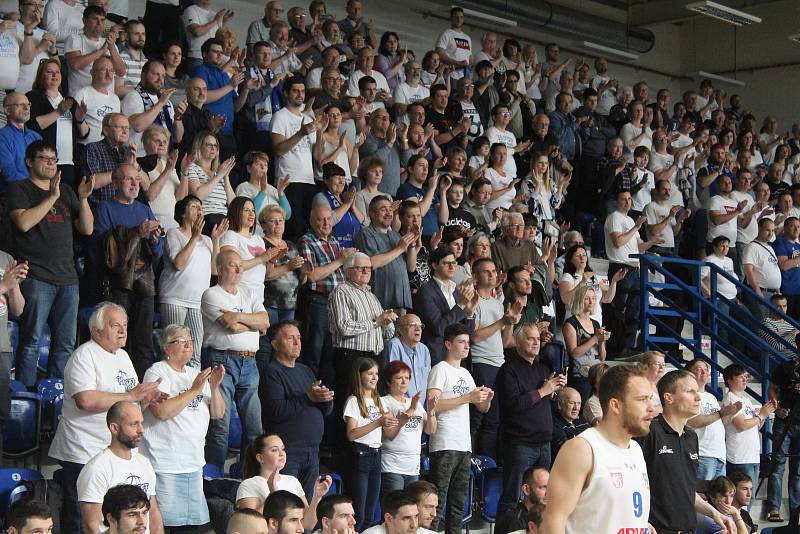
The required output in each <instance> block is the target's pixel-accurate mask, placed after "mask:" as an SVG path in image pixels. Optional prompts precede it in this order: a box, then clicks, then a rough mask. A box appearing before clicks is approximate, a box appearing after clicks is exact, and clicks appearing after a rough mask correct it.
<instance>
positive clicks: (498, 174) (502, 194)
mask: <svg viewBox="0 0 800 534" xmlns="http://www.w3.org/2000/svg"><path fill="white" fill-rule="evenodd" d="M508 157H509V156H508V149H507V148H506V145H504V144H503V143H494V144H493V145H492V146H491V148H490V149H489V161H490V163H489V168H488V169H486V172H485V173H484V175H483V176H484V178H486V179H487V180H489V181H490V182H491V183H492V198H491V200H489V202H488V203H487V208H489V210H490V211H491V210H494V209H495V208H503V209H506V210H507V209H509V208H510V207H511V204H512V203H513V202H514V197H515V196H516V194H517V190H516V186H517V183H518V182H519V180H517V177H516V176H512V175H511V174H508V173H506V170H505V166H506V161H507V160H508Z"/></svg>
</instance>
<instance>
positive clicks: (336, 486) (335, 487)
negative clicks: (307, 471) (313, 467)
mask: <svg viewBox="0 0 800 534" xmlns="http://www.w3.org/2000/svg"><path fill="white" fill-rule="evenodd" d="M322 475H328V476H329V477H331V480H333V483H331V487H330V488H329V489H328V493H326V494H325V495H338V494H339V493H341V492H342V489H343V487H342V486H343V482H342V476H341V475H340V474H339V473H320V476H322Z"/></svg>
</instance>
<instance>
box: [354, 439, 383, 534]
mask: <svg viewBox="0 0 800 534" xmlns="http://www.w3.org/2000/svg"><path fill="white" fill-rule="evenodd" d="M352 446H353V450H352V453H351V455H350V458H351V461H352V470H351V472H350V496H351V497H352V498H353V508H354V509H355V511H356V521H357V523H356V526H355V529H356V532H363V531H364V529H366V528H369V527H371V526H372V525H374V524H375V517H374V516H375V507H376V506H377V505H378V496H379V495H380V491H381V449H380V448H377V449H375V448H373V447H370V446H369V445H363V444H361V443H353V445H352Z"/></svg>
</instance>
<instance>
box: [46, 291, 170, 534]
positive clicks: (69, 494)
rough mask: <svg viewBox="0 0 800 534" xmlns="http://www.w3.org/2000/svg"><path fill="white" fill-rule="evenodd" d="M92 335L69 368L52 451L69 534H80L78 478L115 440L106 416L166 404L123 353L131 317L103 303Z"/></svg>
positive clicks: (91, 321) (94, 315)
mask: <svg viewBox="0 0 800 534" xmlns="http://www.w3.org/2000/svg"><path fill="white" fill-rule="evenodd" d="M89 331H90V332H91V336H92V339H91V340H90V341H87V342H86V343H84V344H83V345H81V346H80V347H78V348H77V349H75V352H73V353H72V356H70V359H69V361H67V366H66V367H65V368H64V411H63V415H62V416H61V419H60V421H59V424H58V429H57V430H56V435H55V437H54V438H53V444H52V445H51V446H50V457H51V458H53V459H55V460H58V462H59V464H60V465H61V468H62V471H61V488H62V491H63V494H64V504H63V507H62V509H61V510H62V520H61V528H62V529H63V530H64V532H80V531H81V522H80V510H79V509H78V490H77V480H78V475H79V474H80V472H81V469H83V466H84V464H86V462H88V461H89V460H90V459H91V458H92V457H93V456H95V455H96V454H97V453H99V452H101V451H102V450H103V448H104V447H106V446H108V443H109V442H110V441H111V433H110V432H109V429H108V427H107V426H106V412H107V411H108V410H109V408H111V406H112V405H113V404H115V403H116V402H117V401H131V402H141V403H143V404H144V405H145V406H146V405H147V404H150V403H155V402H160V401H161V400H162V399H163V395H162V393H161V392H160V391H159V389H158V383H157V382H147V383H144V384H139V379H138V378H137V377H136V371H135V370H134V369H133V364H131V360H130V358H129V357H128V353H127V352H125V351H124V350H123V349H122V347H124V346H125V342H126V340H127V337H128V317H127V315H126V314H125V310H124V309H123V308H122V307H120V306H118V305H117V304H113V303H111V302H103V303H101V304H100V305H99V306H98V307H97V308H96V309H95V311H94V313H92V316H91V317H90V318H89Z"/></svg>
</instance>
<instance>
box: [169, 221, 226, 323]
mask: <svg viewBox="0 0 800 534" xmlns="http://www.w3.org/2000/svg"><path fill="white" fill-rule="evenodd" d="M188 243H189V238H188V237H186V236H185V235H184V234H183V232H181V231H180V230H179V229H178V228H172V229H170V230H167V243H166V248H165V250H164V269H163V270H162V271H161V279H160V280H159V298H160V302H161V303H162V304H173V305H175V306H183V307H186V308H194V309H199V308H200V300H201V299H202V298H203V292H204V291H205V290H206V289H208V286H209V284H210V281H211V253H212V250H213V244H212V242H211V238H210V237H208V236H205V235H204V236H202V237H201V238H200V241H198V242H197V244H196V245H195V246H194V249H192V254H191V256H189V261H188V262H186V266H185V267H184V268H183V269H181V270H180V271H179V270H177V269H176V268H175V263H174V262H175V258H177V257H178V254H180V252H181V250H183V248H184V247H185V246H186V245H187V244H188Z"/></svg>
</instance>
